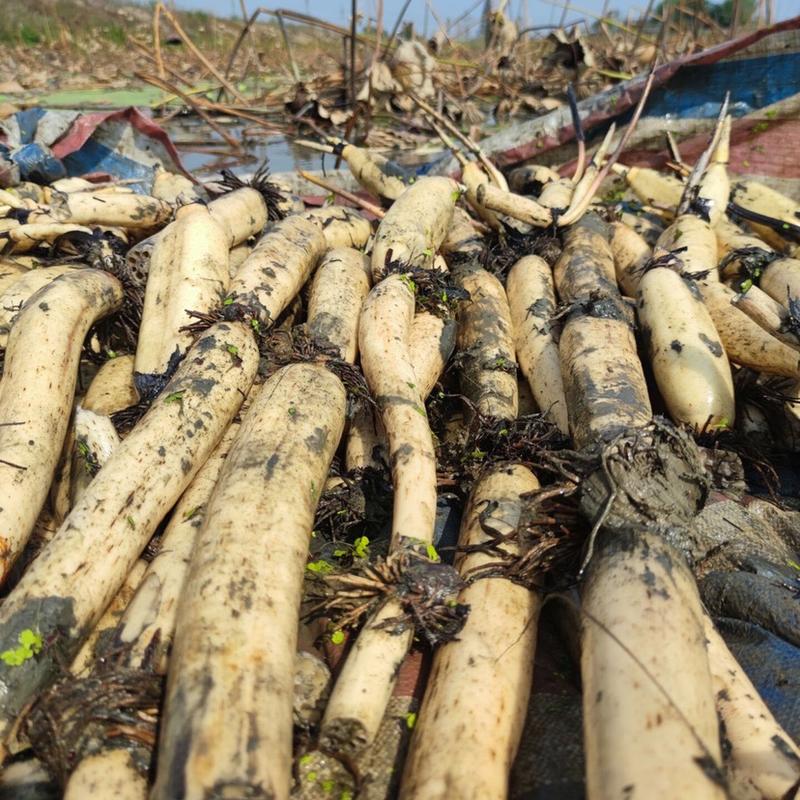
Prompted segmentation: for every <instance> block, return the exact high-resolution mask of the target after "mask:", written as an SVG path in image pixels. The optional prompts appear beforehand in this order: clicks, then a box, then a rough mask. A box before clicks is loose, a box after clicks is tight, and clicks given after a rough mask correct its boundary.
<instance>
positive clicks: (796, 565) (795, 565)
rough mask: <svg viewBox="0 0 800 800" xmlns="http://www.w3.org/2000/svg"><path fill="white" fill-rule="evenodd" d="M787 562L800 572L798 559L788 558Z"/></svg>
mask: <svg viewBox="0 0 800 800" xmlns="http://www.w3.org/2000/svg"><path fill="white" fill-rule="evenodd" d="M786 563H787V564H788V565H789V566H790V567H791V568H792V569H796V570H797V571H798V572H800V564H798V563H797V562H796V561H792V559H791V558H790V559H788V560H787V561H786Z"/></svg>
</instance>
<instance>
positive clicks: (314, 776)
mask: <svg viewBox="0 0 800 800" xmlns="http://www.w3.org/2000/svg"><path fill="white" fill-rule="evenodd" d="M306 778H307V779H308V780H310V781H311V782H312V783H314V782H315V781H316V780H317V773H316V772H314V771H313V770H312V771H311V772H309V773H308V774H307V775H306Z"/></svg>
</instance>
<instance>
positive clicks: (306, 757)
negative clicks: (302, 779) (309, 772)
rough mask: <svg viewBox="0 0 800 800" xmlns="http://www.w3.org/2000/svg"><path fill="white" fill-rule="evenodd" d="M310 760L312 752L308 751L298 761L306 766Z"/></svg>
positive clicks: (302, 765)
mask: <svg viewBox="0 0 800 800" xmlns="http://www.w3.org/2000/svg"><path fill="white" fill-rule="evenodd" d="M310 761H311V754H310V753H306V754H305V755H304V756H300V758H298V759H297V763H298V764H300V766H301V767H304V766H305V765H306V764H308V763H309V762H310Z"/></svg>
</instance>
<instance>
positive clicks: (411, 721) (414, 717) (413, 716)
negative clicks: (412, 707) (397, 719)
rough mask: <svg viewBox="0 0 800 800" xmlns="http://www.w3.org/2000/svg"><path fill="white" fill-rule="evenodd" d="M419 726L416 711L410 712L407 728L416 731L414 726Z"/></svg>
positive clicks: (407, 716) (407, 718) (407, 715)
mask: <svg viewBox="0 0 800 800" xmlns="http://www.w3.org/2000/svg"><path fill="white" fill-rule="evenodd" d="M416 724H417V715H416V713H415V712H414V711H409V712H408V714H406V728H408V729H409V730H410V731H411V730H414V726H415V725H416Z"/></svg>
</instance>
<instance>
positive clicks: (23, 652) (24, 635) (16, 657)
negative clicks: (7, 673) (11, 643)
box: [0, 628, 43, 667]
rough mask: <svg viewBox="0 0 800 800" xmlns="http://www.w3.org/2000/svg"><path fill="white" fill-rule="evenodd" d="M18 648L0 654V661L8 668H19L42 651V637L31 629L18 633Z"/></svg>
mask: <svg viewBox="0 0 800 800" xmlns="http://www.w3.org/2000/svg"><path fill="white" fill-rule="evenodd" d="M17 641H18V642H19V647H14V648H11V649H10V650H5V651H4V652H2V653H0V660H2V661H3V663H5V664H8V666H9V667H20V666H22V665H23V664H24V663H25V662H26V661H28V660H29V659H31V658H33V657H34V656H35V655H36V654H37V653H39V652H41V650H42V644H43V642H42V637H41V635H40V634H39V633H38V632H37V631H34V630H32V629H31V628H25V630H23V631H20V634H19V636H18V637H17Z"/></svg>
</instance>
